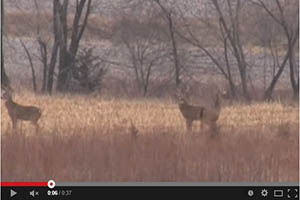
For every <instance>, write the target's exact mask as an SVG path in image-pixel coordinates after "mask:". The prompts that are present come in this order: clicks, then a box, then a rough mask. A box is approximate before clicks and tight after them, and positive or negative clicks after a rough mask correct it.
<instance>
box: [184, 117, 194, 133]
mask: <svg viewBox="0 0 300 200" xmlns="http://www.w3.org/2000/svg"><path fill="white" fill-rule="evenodd" d="M185 123H186V129H187V130H188V131H190V130H191V129H192V123H193V121H192V120H188V119H187V120H185Z"/></svg>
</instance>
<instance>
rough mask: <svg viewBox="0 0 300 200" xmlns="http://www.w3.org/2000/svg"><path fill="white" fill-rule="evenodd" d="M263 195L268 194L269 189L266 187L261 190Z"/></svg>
mask: <svg viewBox="0 0 300 200" xmlns="http://www.w3.org/2000/svg"><path fill="white" fill-rule="evenodd" d="M261 196H263V197H266V196H268V190H266V189H263V190H261Z"/></svg>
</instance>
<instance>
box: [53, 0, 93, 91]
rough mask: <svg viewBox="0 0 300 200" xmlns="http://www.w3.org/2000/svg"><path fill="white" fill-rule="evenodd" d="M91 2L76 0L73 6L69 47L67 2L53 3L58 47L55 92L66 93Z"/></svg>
mask: <svg viewBox="0 0 300 200" xmlns="http://www.w3.org/2000/svg"><path fill="white" fill-rule="evenodd" d="M91 2H92V1H91V0H80V1H79V0H77V1H76V5H75V14H74V18H73V24H72V28H71V30H72V33H71V38H70V43H69V44H70V45H69V46H68V21H67V16H68V4H69V1H68V0H64V1H63V2H60V0H54V1H53V7H54V16H55V23H54V26H55V32H54V34H55V37H57V38H58V41H59V42H58V45H59V49H58V51H59V64H58V69H59V72H58V80H57V90H58V91H60V92H64V91H67V89H68V84H69V81H70V78H71V77H70V76H71V72H72V67H73V65H74V61H75V57H76V53H77V51H78V47H79V42H80V40H81V38H82V35H83V32H84V30H85V27H86V25H87V21H88V17H89V14H90V8H91ZM85 6H86V12H85V14H84V15H83V10H84V8H85ZM81 17H83V19H82V23H81Z"/></svg>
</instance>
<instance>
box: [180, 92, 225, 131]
mask: <svg viewBox="0 0 300 200" xmlns="http://www.w3.org/2000/svg"><path fill="white" fill-rule="evenodd" d="M177 97H178V100H179V102H178V105H179V110H180V112H181V114H182V116H183V117H184V119H185V122H186V128H187V130H191V129H192V124H193V121H197V120H199V121H201V130H202V129H203V123H205V124H207V125H208V126H209V128H210V129H211V131H213V133H216V132H217V120H218V119H219V116H220V112H221V104H220V97H219V94H216V97H215V101H214V105H213V107H205V106H195V105H190V104H189V103H188V102H187V100H186V98H185V97H184V96H183V95H182V93H179V94H178V93H177Z"/></svg>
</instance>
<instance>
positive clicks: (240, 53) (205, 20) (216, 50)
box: [176, 0, 251, 100]
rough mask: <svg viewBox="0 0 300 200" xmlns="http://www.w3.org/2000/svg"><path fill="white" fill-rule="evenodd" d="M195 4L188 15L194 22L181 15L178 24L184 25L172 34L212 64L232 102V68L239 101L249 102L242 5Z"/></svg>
mask: <svg viewBox="0 0 300 200" xmlns="http://www.w3.org/2000/svg"><path fill="white" fill-rule="evenodd" d="M195 4H196V5H193V6H194V8H195V9H196V12H194V13H192V15H193V17H194V18H195V19H197V20H198V21H196V20H190V17H186V14H185V13H186V12H187V10H183V11H181V15H182V17H181V20H182V24H184V25H182V27H180V28H177V29H176V33H177V34H178V35H179V36H180V37H181V38H183V39H184V40H185V41H187V42H188V43H189V44H191V45H193V46H195V47H197V48H199V49H200V50H201V51H202V52H203V53H204V54H205V55H206V56H207V57H208V58H209V59H210V60H211V61H212V63H214V64H215V66H216V67H217V69H218V71H219V72H220V73H221V74H222V75H223V76H224V78H225V79H226V80H227V81H228V84H229V87H230V92H231V96H232V97H234V98H237V86H236V85H238V83H236V82H237V80H235V79H234V77H233V75H232V71H233V66H236V67H237V69H238V72H239V78H240V81H241V85H242V92H243V97H244V98H245V99H246V100H250V99H251V97H250V95H249V92H248V86H247V78H248V74H247V68H248V65H247V62H246V55H245V50H244V48H243V45H244V42H243V41H242V39H241V34H242V32H241V27H240V20H241V19H240V18H241V13H242V9H243V6H244V2H243V1H241V0H236V1H229V0H222V1H216V0H212V1H210V2H206V4H204V3H203V2H201V1H196V2H195ZM202 5H205V6H202ZM185 9H187V8H185ZM208 9H209V10H208ZM221 53H222V54H223V55H222V56H221ZM232 58H234V60H233V59H232Z"/></svg>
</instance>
